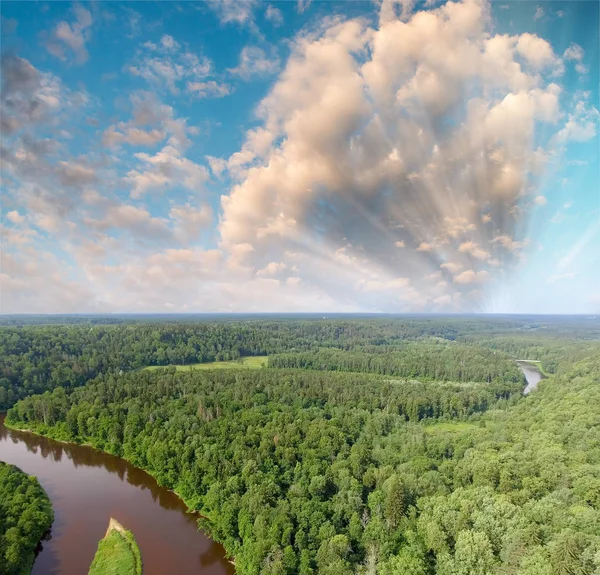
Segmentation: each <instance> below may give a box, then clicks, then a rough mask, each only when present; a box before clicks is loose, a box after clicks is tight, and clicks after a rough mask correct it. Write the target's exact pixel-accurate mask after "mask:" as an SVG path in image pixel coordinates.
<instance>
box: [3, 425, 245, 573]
mask: <svg viewBox="0 0 600 575" xmlns="http://www.w3.org/2000/svg"><path fill="white" fill-rule="evenodd" d="M4 417H5V415H4V414H0V461H5V462H6V463H12V464H13V465H17V466H18V467H20V468H21V469H22V470H23V471H24V472H25V473H28V474H30V475H35V476H36V477H37V478H38V480H39V482H40V483H41V485H42V487H43V488H44V489H45V490H46V493H48V496H49V497H50V499H51V501H52V507H53V509H54V515H55V520H54V524H53V525H52V529H51V532H50V539H49V540H47V541H43V543H42V550H41V552H40V553H39V555H38V556H37V558H36V560H35V563H34V565H33V575H85V574H86V573H87V572H88V569H89V566H90V564H91V562H92V560H93V558H94V554H95V552H96V547H97V545H98V541H99V540H100V539H102V537H104V533H105V531H106V528H107V526H108V521H109V518H110V517H114V518H115V519H116V520H117V521H119V522H120V523H121V524H123V525H124V526H125V527H126V528H128V529H131V530H132V531H133V533H134V535H135V538H136V540H137V542H138V544H139V546H140V551H141V553H142V561H143V563H144V575H171V574H173V575H183V574H196V575H198V574H199V575H232V574H233V573H234V569H233V566H232V565H231V564H230V563H229V562H228V561H227V560H226V559H225V557H224V556H225V550H224V549H223V547H222V546H221V545H219V544H218V543H215V542H214V541H212V540H211V539H209V538H208V537H207V536H206V535H205V534H204V533H202V532H201V531H198V529H197V525H196V519H197V518H196V516H195V515H193V514H190V513H188V512H187V510H186V506H185V504H184V503H183V502H182V501H181V499H179V497H177V495H175V494H174V493H172V492H171V491H169V490H167V489H164V488H162V487H159V486H158V485H157V483H156V481H155V480H154V479H153V478H152V477H151V476H150V475H148V474H147V473H146V472H145V471H142V470H141V469H138V468H137V467H134V466H133V465H130V464H129V463H127V462H126V461H124V460H123V459H120V458H118V457H114V456H112V455H107V454H105V453H102V452H101V451H97V450H95V449H92V448H91V447H83V446H80V445H72V444H66V443H59V442H57V441H53V440H52V439H47V438H45V437H40V436H37V435H34V434H32V433H25V432H20V431H12V430H10V429H8V428H7V427H5V425H4Z"/></svg>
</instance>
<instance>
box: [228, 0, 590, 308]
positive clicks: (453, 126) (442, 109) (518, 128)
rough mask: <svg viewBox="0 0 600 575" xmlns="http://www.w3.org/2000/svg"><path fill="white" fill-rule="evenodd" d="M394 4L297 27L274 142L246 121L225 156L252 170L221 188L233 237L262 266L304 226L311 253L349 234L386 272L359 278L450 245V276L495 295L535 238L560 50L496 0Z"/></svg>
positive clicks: (278, 97) (444, 258)
mask: <svg viewBox="0 0 600 575" xmlns="http://www.w3.org/2000/svg"><path fill="white" fill-rule="evenodd" d="M390 6H391V4H390ZM390 6H388V7H387V8H389V7H390ZM387 8H385V7H382V18H381V23H380V26H379V27H378V28H371V27H369V26H368V24H367V23H365V22H363V21H360V20H351V21H346V22H334V23H332V24H331V25H329V26H325V27H323V28H322V29H321V30H320V31H318V32H316V33H314V34H312V33H309V34H305V35H301V36H300V37H298V38H297V39H296V43H295V44H294V46H293V50H292V55H291V57H290V59H289V60H288V62H287V64H286V66H285V68H284V70H283V71H282V73H281V75H280V77H279V79H278V81H277V82H276V84H275V86H274V87H273V89H272V90H271V92H270V94H269V95H268V96H267V97H266V98H265V99H264V100H263V102H262V103H261V104H260V106H259V116H260V117H261V118H262V119H263V124H262V129H263V130H264V133H265V134H267V135H268V137H266V140H268V142H269V145H268V146H265V147H264V148H263V150H262V151H258V150H257V149H255V146H254V145H253V144H252V143H251V138H250V136H249V137H247V139H246V142H245V143H244V145H243V146H242V149H241V150H240V152H238V153H236V154H234V155H233V156H231V157H230V158H229V160H228V161H227V167H228V169H229V170H232V169H237V170H238V172H237V177H238V178H239V179H240V183H239V184H237V185H235V186H234V187H233V188H232V190H231V192H230V193H229V194H228V195H225V196H223V197H222V206H223V217H222V219H221V223H220V232H221V236H222V239H223V245H224V246H227V245H237V244H250V245H252V246H253V250H252V251H251V252H249V253H248V254H247V256H246V258H247V262H248V263H250V262H252V263H253V264H252V265H257V266H259V267H260V265H261V262H265V263H262V265H266V263H267V262H268V261H281V253H282V252H283V251H284V250H285V249H289V248H288V246H291V245H292V244H295V245H297V244H298V242H300V244H301V245H303V248H302V249H303V250H305V251H306V252H307V253H310V254H311V257H314V251H315V250H317V249H318V248H317V247H316V246H317V245H318V243H319V241H321V242H322V241H325V242H326V243H327V244H328V245H330V246H331V251H330V253H336V250H335V249H333V248H335V246H336V245H337V246H340V245H346V246H350V247H346V248H345V250H346V252H347V253H357V254H359V253H363V254H365V257H366V258H367V259H368V260H369V261H370V262H371V265H372V268H373V269H372V270H371V271H372V272H373V273H377V274H380V275H383V279H380V280H378V281H379V282H380V283H379V284H363V283H360V280H359V281H357V282H355V283H354V284H353V285H354V286H356V287H358V286H364V285H386V283H385V282H389V281H393V280H394V277H396V276H394V275H393V273H394V269H395V268H397V266H401V267H402V269H403V270H405V272H406V274H407V276H406V277H408V278H409V279H410V280H411V281H412V282H414V283H415V284H416V285H417V284H421V283H422V281H421V280H420V279H419V276H420V277H423V276H424V275H426V274H425V273H423V272H424V271H425V270H430V271H429V272H428V273H431V270H435V269H438V268H439V267H440V265H447V264H445V263H444V262H448V261H450V262H453V265H454V266H456V268H454V269H452V270H449V269H447V268H442V269H446V271H447V272H449V273H450V275H451V279H452V283H451V284H450V285H453V286H454V288H456V289H459V290H460V289H461V286H463V285H464V286H467V285H470V284H472V283H484V284H485V286H484V289H483V292H482V294H481V297H485V296H486V293H487V292H486V289H488V286H493V285H494V282H492V281H487V280H489V279H491V278H492V277H495V278H501V277H502V276H499V275H498V274H501V273H502V274H504V273H506V270H507V269H508V268H510V266H512V265H514V264H515V262H518V261H519V260H520V257H521V255H522V253H523V252H524V250H525V249H526V247H527V244H528V240H527V238H526V237H524V236H522V235H521V234H522V232H520V231H519V230H521V229H523V226H521V225H520V224H519V222H520V221H522V220H523V218H526V217H527V204H525V203H524V202H523V201H522V198H524V196H525V194H526V191H527V190H529V189H531V188H532V186H533V189H535V182H536V178H537V177H538V175H539V172H540V157H542V156H543V151H542V150H541V149H540V148H539V146H537V144H536V145H534V142H535V141H536V134H537V133H538V130H540V129H541V128H540V126H542V125H544V124H545V125H546V126H547V127H546V128H544V129H546V130H548V129H550V130H551V129H552V126H560V123H559V121H560V118H561V112H560V99H559V96H560V93H561V88H560V86H559V85H558V84H557V83H556V80H554V79H553V78H556V74H557V73H560V66H561V63H560V58H559V57H558V56H557V55H556V54H555V53H554V50H553V49H552V47H551V45H550V44H549V43H548V42H547V41H546V40H544V39H542V38H540V37H538V36H535V35H533V34H528V33H525V34H520V35H516V36H506V35H502V36H501V35H494V34H493V33H490V24H491V20H490V15H489V10H488V6H487V4H485V3H484V2H479V1H476V0H467V1H465V2H463V3H457V4H455V3H448V4H446V5H444V6H441V7H440V8H437V9H435V10H430V11H427V12H423V11H422V12H417V13H414V14H413V15H410V13H409V11H408V7H407V6H406V5H405V6H404V7H402V10H401V12H402V14H403V15H402V16H401V17H398V13H397V12H396V11H395V9H394V10H393V13H392V12H386V13H385V14H384V9H387ZM392 8H393V6H392ZM492 94H493V96H491V97H490V95H492ZM586 109H587V108H586ZM448 118H451V119H452V120H451V121H450V122H448V121H447V119H448ZM558 131H560V130H558ZM274 143H275V144H274ZM223 168H224V163H223V162H220V163H219V169H220V170H222V169H223ZM541 202H542V200H541V199H536V200H535V201H534V203H535V204H537V205H539V204H540V203H541ZM281 222H287V223H286V224H281ZM359 222H360V223H359ZM280 224H281V225H280ZM275 237H277V240H275ZM318 238H321V240H319V239H318ZM398 242H400V244H398ZM398 245H404V246H411V247H410V248H408V247H406V248H405V249H403V250H398V249H397V246H398ZM384 246H389V248H387V249H386V248H385V247H384ZM296 249H297V248H296ZM392 249H393V250H394V251H390V250H392ZM319 251H320V252H321V253H323V251H327V250H323V249H322V248H321V249H320V250H319ZM400 254H401V255H400ZM398 258H400V259H398ZM348 265H350V264H348ZM302 266H306V267H307V268H308V267H310V266H309V264H307V263H306V262H302V265H299V269H300V276H301V277H302V272H303V267H302ZM473 266H477V267H473ZM313 267H314V266H313ZM459 270H460V271H459ZM305 273H306V274H307V275H312V274H313V272H310V271H306V272H305ZM386 276H387V278H386ZM403 277H404V276H403ZM484 280H486V281H485V282H484ZM366 281H369V280H366ZM436 289H443V286H439V285H438V286H437V288H436ZM446 289H450V287H447V288H446ZM468 289H469V290H471V288H468ZM490 289H491V288H490ZM363 291H364V290H363ZM471 291H472V290H471ZM420 292H421V294H422V297H423V298H424V300H425V302H427V301H433V300H434V299H438V305H439V304H440V302H441V301H447V300H445V299H443V300H440V299H439V298H440V297H443V294H439V293H438V294H435V293H434V291H433V288H429V286H426V285H424V286H423V289H422V290H420ZM465 295H466V292H465ZM469 297H471V298H477V297H479V295H477V294H471V296H469ZM428 298H429V300H428ZM451 299H452V301H453V302H456V301H458V299H460V298H455V297H454V295H453V294H452V298H451Z"/></svg>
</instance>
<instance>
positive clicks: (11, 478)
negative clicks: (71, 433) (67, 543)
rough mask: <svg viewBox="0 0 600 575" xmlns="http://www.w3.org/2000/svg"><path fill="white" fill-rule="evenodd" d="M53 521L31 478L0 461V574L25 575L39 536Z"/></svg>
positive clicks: (38, 487)
mask: <svg viewBox="0 0 600 575" xmlns="http://www.w3.org/2000/svg"><path fill="white" fill-rule="evenodd" d="M52 521H54V514H53V512H52V505H51V504H50V500H49V499H48V496H47V495H46V492H45V491H44V490H43V489H42V487H41V486H40V484H39V483H38V481H37V479H36V478H35V477H31V476H29V475H27V474H25V473H23V472H22V471H21V470H20V469H19V468H18V467H15V466H14V465H7V464H6V463H2V462H1V461H0V575H21V574H23V573H29V572H30V571H31V566H32V565H33V559H34V552H35V548H36V547H37V545H38V543H39V541H40V539H41V538H42V535H43V534H44V533H45V532H46V531H48V529H50V525H52Z"/></svg>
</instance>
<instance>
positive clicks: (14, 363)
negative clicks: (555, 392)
mask: <svg viewBox="0 0 600 575" xmlns="http://www.w3.org/2000/svg"><path fill="white" fill-rule="evenodd" d="M492 323H493V322H492ZM487 325H488V324H487V322H483V324H478V323H477V322H476V321H473V320H469V321H467V320H463V321H462V322H456V321H454V322H453V321H450V320H443V321H433V320H423V321H417V320H406V321H400V320H389V319H381V320H379V319H365V320H355V321H349V320H323V321H319V322H317V321H291V320H290V321H270V320H269V321H247V322H229V323H224V322H216V323H196V324H194V323H164V322H163V323H148V322H140V323H133V324H125V325H52V326H50V325H48V326H27V327H18V328H17V327H4V328H0V409H6V408H8V407H10V406H11V405H13V404H14V403H15V402H16V401H18V400H19V399H21V398H24V397H27V396H28V395H31V394H32V393H42V392H44V391H46V390H52V389H54V388H55V387H57V386H61V387H64V388H66V389H71V388H74V387H77V386H80V385H83V384H84V383H85V382H86V381H88V380H89V379H91V378H93V377H95V376H96V375H98V374H100V373H108V372H115V373H118V372H120V371H130V370H134V369H139V368H141V367H144V366H147V365H172V364H190V363H202V362H209V361H221V360H225V361H227V360H236V359H238V358H240V357H242V356H252V355H267V354H269V355H272V354H278V353H283V352H302V351H310V350H318V349H319V348H323V347H325V348H337V349H344V350H351V349H355V348H356V347H357V346H365V345H367V346H380V345H398V344H400V343H402V342H404V341H407V340H410V339H415V338H423V337H426V338H428V337H434V336H435V337H440V338H444V339H455V338H457V337H458V336H459V335H460V334H462V333H472V332H473V331H476V330H480V329H483V328H485V327H486V326H487ZM502 325H504V324H502ZM488 327H489V326H488Z"/></svg>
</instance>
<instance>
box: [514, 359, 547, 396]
mask: <svg viewBox="0 0 600 575" xmlns="http://www.w3.org/2000/svg"><path fill="white" fill-rule="evenodd" d="M517 365H518V366H519V367H520V368H521V371H522V372H523V375H525V379H526V380H527V386H526V387H525V389H524V390H523V393H524V394H525V395H527V394H528V393H530V392H532V391H533V390H534V389H535V388H536V387H537V384H538V383H539V382H540V381H542V379H544V375H543V374H542V372H541V371H540V370H539V369H538V368H537V366H536V365H535V364H533V363H527V362H526V361H517Z"/></svg>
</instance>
